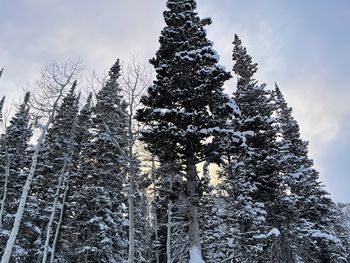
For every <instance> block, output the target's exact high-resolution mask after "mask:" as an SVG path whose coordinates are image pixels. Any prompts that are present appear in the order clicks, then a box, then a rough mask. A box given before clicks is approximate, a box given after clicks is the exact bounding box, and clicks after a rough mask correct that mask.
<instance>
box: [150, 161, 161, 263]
mask: <svg viewBox="0 0 350 263" xmlns="http://www.w3.org/2000/svg"><path fill="white" fill-rule="evenodd" d="M155 172H156V166H155V162H154V156H153V155H152V181H153V182H152V184H153V202H155V201H156V199H157V193H156V175H155ZM152 208H153V221H154V224H153V225H154V236H155V242H156V244H157V246H156V251H155V254H156V255H155V256H156V263H159V247H158V244H159V237H158V217H157V205H156V204H154V205H153V207H152Z"/></svg>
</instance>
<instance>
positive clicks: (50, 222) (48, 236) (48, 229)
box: [41, 160, 67, 263]
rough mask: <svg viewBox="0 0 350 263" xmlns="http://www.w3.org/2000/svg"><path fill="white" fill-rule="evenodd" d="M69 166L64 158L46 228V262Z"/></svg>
mask: <svg viewBox="0 0 350 263" xmlns="http://www.w3.org/2000/svg"><path fill="white" fill-rule="evenodd" d="M66 167H67V160H64V165H63V167H62V170H61V175H60V178H59V181H58V186H57V190H56V193H55V198H54V201H53V204H52V211H51V215H50V220H49V223H48V224H47V230H46V239H45V245H44V253H43V259H42V261H41V262H42V263H45V262H46V261H47V255H48V253H49V244H50V238H51V232H52V225H53V222H54V220H55V214H56V209H57V204H58V198H59V195H60V191H61V186H62V183H63V177H64V174H65V170H66Z"/></svg>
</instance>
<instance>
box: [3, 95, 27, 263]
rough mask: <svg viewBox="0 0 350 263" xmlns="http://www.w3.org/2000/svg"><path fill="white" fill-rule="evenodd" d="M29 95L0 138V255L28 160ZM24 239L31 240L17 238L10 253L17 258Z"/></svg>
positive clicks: (24, 242) (23, 253)
mask: <svg viewBox="0 0 350 263" xmlns="http://www.w3.org/2000/svg"><path fill="white" fill-rule="evenodd" d="M29 97H30V94H29V93H26V94H25V97H24V101H23V103H22V104H21V105H20V106H19V109H18V111H17V113H16V114H15V115H14V116H13V118H12V119H11V121H10V125H9V126H8V127H7V128H6V132H5V133H4V134H2V135H1V137H0V169H1V172H0V175H1V181H0V187H1V188H0V196H1V209H0V247H1V249H0V254H2V253H3V248H4V247H5V245H6V241H7V239H8V237H9V234H10V231H11V227H12V225H13V219H14V216H15V213H16V211H17V208H18V202H19V199H20V195H21V192H22V188H23V185H24V182H25V180H26V173H27V172H28V166H29V162H30V152H29V151H28V143H29V139H30V137H31V136H32V126H31V124H30V116H29V109H30V107H29V104H28V102H29ZM26 242H30V240H18V242H17V244H16V247H15V250H14V251H13V255H14V256H15V257H16V258H17V259H18V260H20V259H21V258H22V257H23V256H25V253H26V249H25V247H24V246H25V245H26Z"/></svg>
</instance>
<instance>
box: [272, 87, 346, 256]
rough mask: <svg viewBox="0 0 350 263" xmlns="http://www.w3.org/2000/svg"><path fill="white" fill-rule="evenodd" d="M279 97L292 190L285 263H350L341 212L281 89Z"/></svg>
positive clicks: (284, 227) (284, 229)
mask: <svg viewBox="0 0 350 263" xmlns="http://www.w3.org/2000/svg"><path fill="white" fill-rule="evenodd" d="M275 97H276V99H275V100H276V106H277V120H278V124H279V132H280V134H281V140H280V141H279V148H280V163H281V167H282V169H281V171H280V172H281V175H282V176H283V183H284V185H285V186H286V187H287V190H288V191H287V192H286V193H287V194H286V196H285V198H284V200H283V203H284V210H285V213H284V214H285V217H284V219H285V220H284V222H282V224H281V237H283V236H284V240H281V245H282V247H281V254H282V255H284V256H285V257H284V261H283V262H295V261H296V260H301V261H302V262H308V261H312V260H315V261H316V262H347V261H346V260H345V258H347V257H348V256H349V254H348V253H349V251H347V249H348V245H349V244H348V241H349V240H348V238H346V237H345V238H344V236H343V235H342V234H341V232H344V230H345V229H344V228H343V227H342V222H341V214H340V211H339V210H338V209H337V207H336V205H335V204H334V203H333V202H332V200H331V199H330V197H329V194H328V193H327V191H326V190H325V189H324V188H323V186H322V185H321V183H320V181H319V174H318V172H317V171H316V170H315V169H314V168H313V162H312V160H310V159H309V157H308V143H307V142H306V141H303V140H302V139H301V137H300V130H299V125H298V123H297V122H296V120H295V119H294V118H293V116H292V109H291V108H290V107H288V105H287V103H286V101H285V99H284V97H283V95H282V92H281V91H280V89H279V88H278V86H277V85H276V88H275ZM341 229H342V230H341ZM339 230H340V231H339ZM339 234H340V236H338V235H339Z"/></svg>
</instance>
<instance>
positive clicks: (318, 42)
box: [0, 0, 350, 201]
mask: <svg viewBox="0 0 350 263" xmlns="http://www.w3.org/2000/svg"><path fill="white" fill-rule="evenodd" d="M164 8H165V1H161V0H143V1H142V0H141V1H140V0H101V1H95V0H74V1H69V0H0V67H5V72H4V75H3V78H2V79H1V81H0V96H2V95H7V97H8V101H12V100H15V101H16V100H18V98H19V97H21V96H22V88H24V87H27V86H29V87H30V86H32V85H34V82H35V80H36V79H38V77H39V75H40V70H41V68H42V67H43V66H44V65H45V64H47V63H50V62H53V61H58V62H60V61H64V60H66V59H68V58H76V57H80V58H81V59H82V60H83V62H84V66H85V70H86V74H87V75H88V73H90V72H92V71H93V70H95V71H96V72H97V74H103V73H104V72H105V71H106V70H108V68H109V67H110V66H111V65H112V64H113V62H114V61H115V60H116V58H121V59H122V60H128V58H129V57H130V55H132V54H134V53H136V54H138V56H139V57H140V60H141V61H147V60H148V59H149V58H151V57H152V56H153V55H154V53H155V51H156V50H157V47H158V37H159V33H160V30H161V29H162V27H163V25H164V22H163V19H162V12H163V10H164ZM198 12H199V14H200V16H201V17H206V16H210V17H212V19H213V24H212V25H211V26H210V27H208V29H207V30H208V36H209V38H210V39H211V40H212V41H214V42H215V46H214V47H215V48H216V50H217V51H218V52H219V54H220V55H221V61H220V62H221V64H223V65H224V66H226V67H227V69H230V68H231V67H232V61H231V50H232V45H231V42H232V40H233V35H234V34H235V33H237V34H238V35H239V36H240V37H241V39H242V40H243V43H244V44H245V45H246V46H247V48H248V51H249V53H250V54H251V55H252V56H253V59H254V60H255V61H256V62H258V63H259V72H258V74H257V76H256V77H257V79H258V80H259V81H260V82H266V83H267V84H268V86H269V87H273V83H274V82H275V81H276V82H277V83H278V84H279V86H280V88H281V90H282V91H283V92H284V94H285V96H286V98H287V101H288V102H289V104H290V106H292V107H293V108H294V115H295V117H296V119H297V120H298V122H299V124H300V126H301V132H302V136H303V138H304V139H306V140H309V141H310V155H311V157H312V158H313V159H314V162H315V165H316V167H317V169H318V170H319V171H320V174H321V179H322V181H323V182H324V183H325V185H326V188H327V189H328V190H329V191H330V192H331V195H332V197H333V199H334V200H335V201H350V191H349V190H348V189H349V186H350V176H349V169H350V162H349V161H350V153H349V152H348V151H349V149H350V133H349V128H350V103H349V101H350V87H349V85H350V84H349V83H350V74H349V73H350V72H349V62H350V30H349V29H348V26H349V25H350V3H349V1H348V0H337V1H326V0H308V1H305V0H295V1H290V0H264V1H261V0H249V1H248V0H247V1H242V0H240V1H238V0H215V1H214V0H198ZM226 89H227V92H228V93H231V92H232V90H233V89H234V87H233V84H232V82H229V83H227V85H226Z"/></svg>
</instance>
